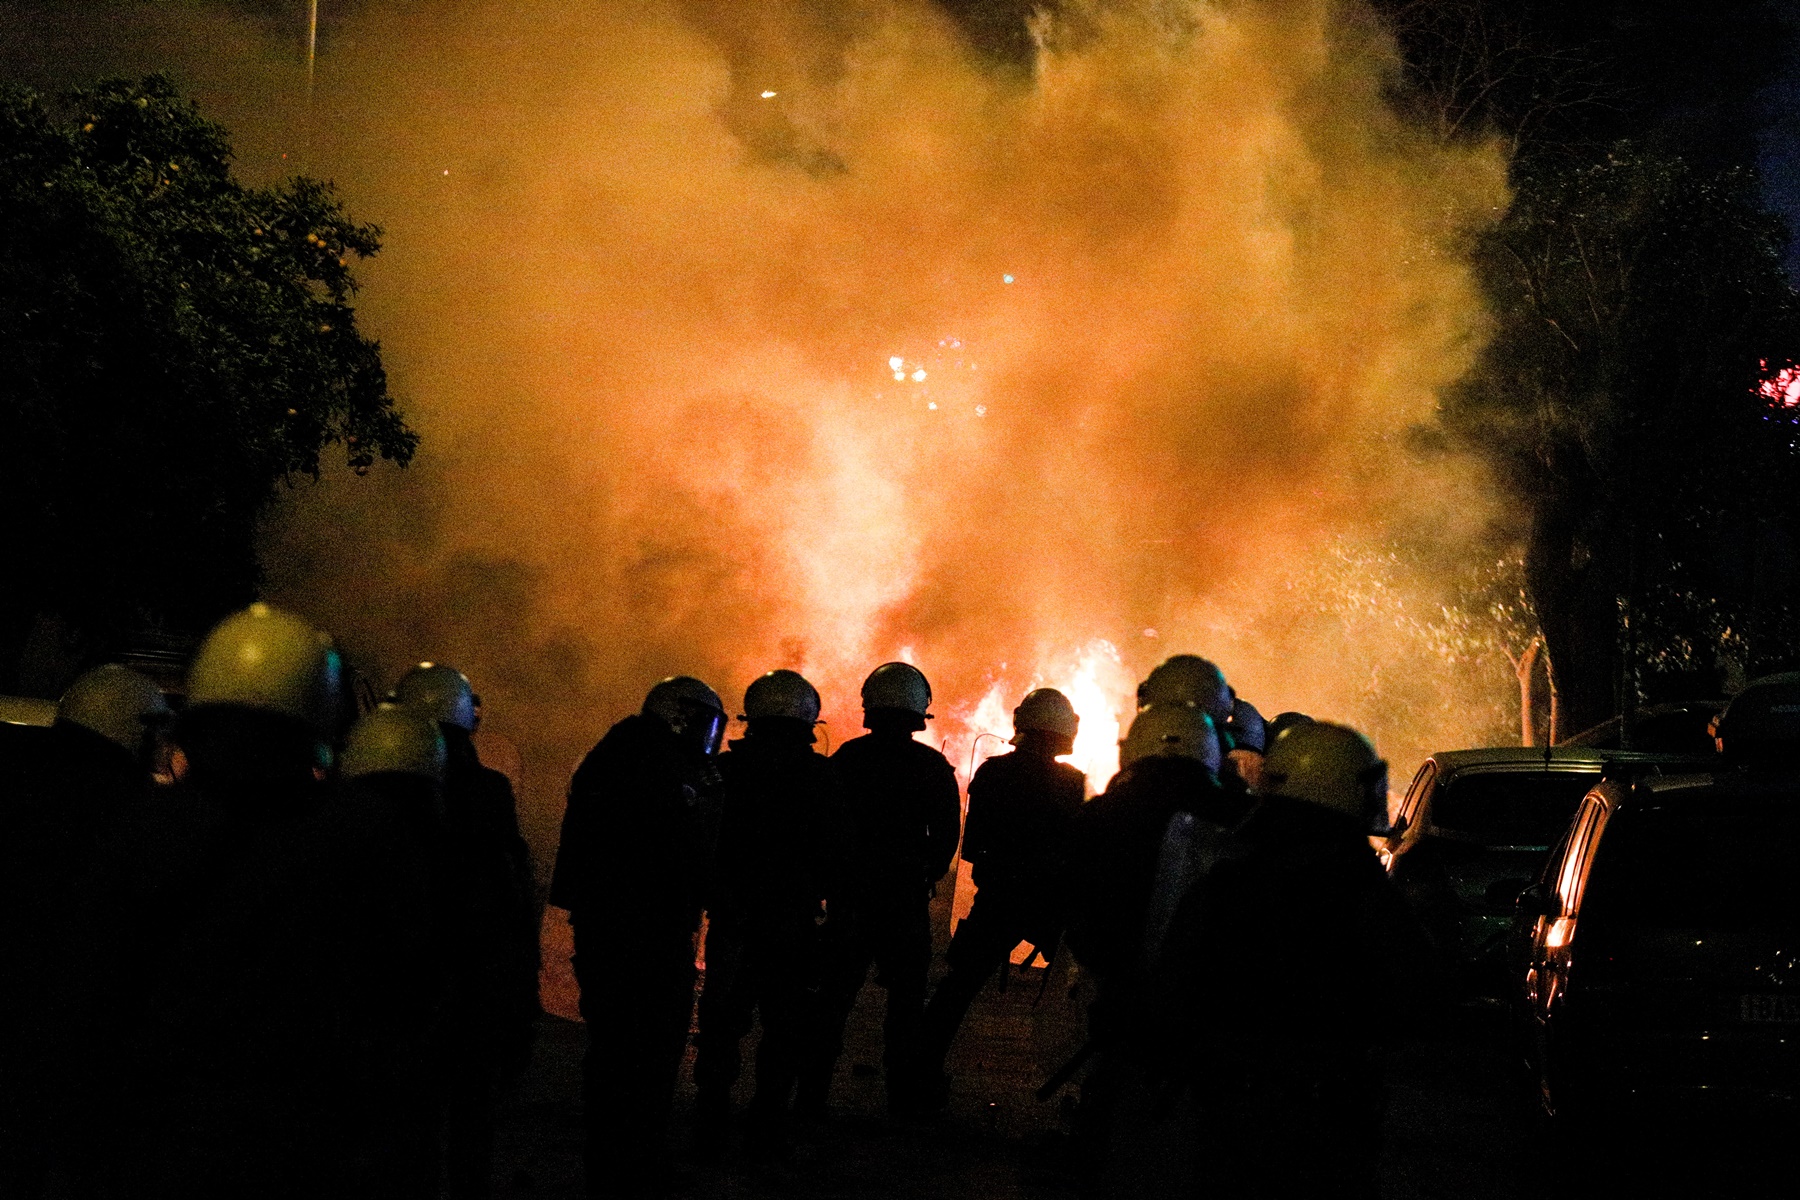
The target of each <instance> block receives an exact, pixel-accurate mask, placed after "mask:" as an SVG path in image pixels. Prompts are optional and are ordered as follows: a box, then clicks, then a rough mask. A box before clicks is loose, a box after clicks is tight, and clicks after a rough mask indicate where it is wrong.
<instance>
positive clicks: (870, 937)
mask: <svg viewBox="0 0 1800 1200" xmlns="http://www.w3.org/2000/svg"><path fill="white" fill-rule="evenodd" d="M862 702H863V726H864V728H866V729H868V730H869V734H868V735H867V736H866V737H859V738H853V739H852V740H850V741H848V742H845V743H844V744H843V745H842V746H840V747H839V748H838V751H837V753H836V754H833V755H832V756H831V763H832V765H833V766H834V767H836V768H837V769H838V774H839V775H840V777H841V778H842V779H843V782H844V792H845V797H846V800H847V803H848V805H849V816H850V825H851V828H852V829H853V830H854V832H855V844H854V859H853V864H852V867H851V874H850V881H851V890H850V892H849V894H848V895H847V896H846V897H845V904H844V908H845V910H846V911H845V912H843V913H840V914H835V915H836V916H840V917H847V918H848V923H847V924H846V925H845V926H843V928H842V933H843V935H844V936H842V937H841V938H839V939H837V940H836V941H834V942H833V943H831V944H830V945H828V947H827V952H826V956H825V967H824V979H823V984H822V987H821V1004H822V1007H823V1013H822V1019H821V1022H820V1027H819V1038H818V1041H817V1043H816V1045H815V1046H814V1048H813V1051H812V1053H811V1054H810V1055H809V1056H808V1059H809V1061H808V1062H807V1064H806V1066H805V1069H804V1070H803V1072H802V1074H801V1076H800V1088H799V1101H800V1107H801V1108H802V1109H804V1110H810V1111H813V1112H819V1111H822V1110H823V1109H824V1108H825V1106H826V1103H827V1100H828V1098H829V1093H830V1089H831V1076H832V1072H833V1071H834V1070H835V1068H836V1066H837V1060H838V1057H839V1056H840V1055H841V1054H842V1053H843V1049H844V1025H845V1023H846V1022H847V1021H848V1020H849V1018H850V1011H851V1009H853V1008H854V1007H855V1006H856V997H857V994H858V993H859V992H860V991H861V990H862V986H863V982H864V980H865V979H866V978H867V976H868V973H869V965H870V964H871V963H873V964H874V965H875V970H876V981H877V982H878V983H880V984H881V986H882V987H884V988H885V989H886V990H887V1015H886V1022H885V1025H884V1030H883V1032H884V1038H883V1041H884V1053H883V1059H882V1061H883V1066H884V1068H885V1072H886V1082H887V1097H888V1107H889V1109H890V1110H891V1111H894V1112H898V1113H905V1112H909V1111H913V1110H916V1109H917V1108H918V1107H919V1104H920V1102H921V1100H922V1095H921V1088H920V1079H919V1074H920V1072H919V1026H920V1022H921V1020H922V1019H923V1016H924V1011H925V987H926V983H925V979H926V974H927V972H928V971H929V970H930V968H931V907H930V906H931V895H932V889H933V888H934V887H935V886H936V884H937V882H938V880H940V879H942V878H943V877H944V873H945V872H946V871H948V870H949V869H950V860H951V859H952V858H953V857H955V855H956V843H957V837H958V834H959V833H960V832H961V826H962V797H961V794H960V792H959V790H958V788H957V785H956V772H955V770H954V769H952V768H951V766H950V764H949V762H948V761H947V760H946V759H945V758H944V756H943V755H942V754H941V753H939V752H938V751H937V750H934V749H932V748H931V747H930V746H927V745H925V744H924V743H922V742H918V741H915V740H914V739H913V736H912V735H913V734H914V733H916V732H917V731H919V730H921V729H923V728H925V721H926V719H927V718H928V717H929V716H930V713H929V711H928V710H929V709H930V707H931V685H930V684H929V683H928V682H927V681H926V679H925V676H924V674H923V673H921V672H920V671H919V670H918V668H916V667H913V666H911V665H910V664H907V663H899V662H895V663H885V664H883V665H882V666H879V667H877V668H875V670H874V671H873V672H872V673H871V674H870V675H869V678H868V679H867V680H866V681H864V683H863V688H862Z"/></svg>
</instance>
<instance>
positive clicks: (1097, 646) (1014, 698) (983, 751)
mask: <svg viewBox="0 0 1800 1200" xmlns="http://www.w3.org/2000/svg"><path fill="white" fill-rule="evenodd" d="M1040 687H1053V688H1055V689H1056V690H1057V691H1059V692H1061V693H1062V694H1063V695H1065V696H1067V697H1068V698H1069V703H1070V704H1072V705H1074V706H1075V715H1076V716H1078V717H1080V718H1081V724H1080V726H1079V727H1078V728H1077V730H1076V733H1075V749H1074V751H1073V753H1070V754H1068V755H1066V756H1065V761H1066V762H1068V763H1069V764H1070V765H1072V766H1074V767H1075V768H1076V769H1077V770H1079V771H1080V772H1081V773H1082V774H1083V775H1086V776H1087V781H1088V792H1089V793H1090V794H1093V793H1095V792H1100V791H1104V790H1105V789H1106V784H1107V781H1108V780H1110V779H1111V778H1112V777H1113V775H1114V773H1116V772H1117V771H1118V769H1119V738H1120V736H1121V735H1122V734H1123V733H1124V730H1125V728H1126V727H1127V725H1128V723H1129V721H1130V714H1131V713H1133V712H1135V711H1136V707H1137V703H1136V685H1135V684H1134V683H1133V682H1132V681H1131V680H1130V679H1129V678H1128V677H1127V675H1126V672H1125V669H1124V665H1123V663H1122V662H1121V661H1120V657H1119V651H1118V649H1117V648H1116V647H1114V646H1113V644H1112V643H1111V642H1108V641H1106V640H1105V639H1103V638H1096V639H1095V640H1094V641H1092V642H1090V643H1088V644H1087V645H1086V646H1084V647H1083V648H1082V649H1081V650H1080V651H1078V652H1077V653H1076V654H1074V655H1073V656H1072V661H1071V662H1069V663H1067V664H1066V665H1065V666H1064V668H1063V669H1062V670H1061V671H1057V672H1053V673H1051V674H1048V675H1046V674H1043V673H1039V674H1036V675H1034V676H1032V677H1031V681H1030V682H1029V683H1027V684H1025V685H1024V686H1023V687H1017V686H1010V685H1008V684H1007V683H1006V682H1004V681H1000V682H996V683H995V684H994V685H993V686H992V687H990V688H989V689H988V690H987V692H986V694H984V695H983V696H982V697H981V700H980V702H979V703H978V704H976V705H975V709H974V711H973V712H971V713H969V714H968V715H967V716H966V717H964V718H963V725H964V726H965V727H966V728H967V729H968V730H969V735H968V736H969V738H970V742H971V753H970V756H969V758H970V760H971V761H972V762H973V763H974V764H975V765H979V764H980V763H981V762H982V761H984V760H985V759H987V758H988V757H989V756H990V755H992V754H993V753H995V752H996V751H998V750H999V749H1000V748H1001V746H1002V745H1003V744H1004V743H1005V742H1006V741H1008V740H1010V739H1011V737H1012V735H1013V724H1012V706H1014V705H1016V704H1018V702H1019V701H1020V700H1021V699H1023V698H1024V696H1025V693H1026V692H1029V691H1032V690H1034V689H1036V688H1040ZM989 734H991V735H993V736H992V737H986V736H984V735H989ZM959 765H960V764H959ZM964 782H965V783H966V782H967V781H966V780H965V781H964Z"/></svg>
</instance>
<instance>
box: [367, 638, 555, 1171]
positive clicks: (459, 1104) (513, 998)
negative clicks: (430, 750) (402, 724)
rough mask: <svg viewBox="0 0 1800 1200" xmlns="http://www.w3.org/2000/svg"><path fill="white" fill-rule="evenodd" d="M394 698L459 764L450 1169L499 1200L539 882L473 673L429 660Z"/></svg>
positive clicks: (450, 989)
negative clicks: (438, 733)
mask: <svg viewBox="0 0 1800 1200" xmlns="http://www.w3.org/2000/svg"><path fill="white" fill-rule="evenodd" d="M392 698H393V700H394V701H395V702H396V703H399V704H401V705H403V706H405V707H407V708H409V709H412V710H414V711H416V712H418V713H420V714H422V715H426V716H429V717H431V718H432V719H434V720H435V721H436V722H437V723H438V727H439V729H441V730H442V731H443V735H444V744H445V747H446V749H447V751H448V756H449V759H448V761H449V768H448V772H447V774H446V776H445V781H444V851H445V870H446V872H447V875H448V878H449V880H450V890H451V894H452V896H453V897H454V898H455V900H456V902H457V903H456V906H455V907H454V909H453V911H452V915H451V919H452V920H453V922H454V923H455V924H454V930H453V936H452V956H451V960H450V962H449V964H448V968H449V973H448V980H447V990H446V996H445V1005H444V1022H443V1034H444V1045H443V1052H442V1056H441V1060H440V1061H441V1065H442V1068H443V1071H444V1083H443V1096H444V1102H445V1110H446V1116H445V1129H446V1132H445V1145H446V1147H447V1162H446V1172H447V1178H448V1185H449V1193H450V1195H451V1196H452V1197H456V1198H459V1200H462V1198H467V1200H480V1198H481V1197H485V1196H486V1195H487V1194H488V1191H489V1187H490V1180H489V1172H490V1170H491V1164H492V1159H493V1144H494V1115H495V1112H494V1110H495V1104H496V1103H497V1101H498V1098H499V1093H500V1090H501V1087H502V1086H503V1085H504V1084H505V1083H507V1082H509V1081H510V1080H512V1079H515V1078H517V1077H518V1076H519V1075H521V1074H523V1073H524V1070H525V1067H526V1065H527V1063H528V1062H529V1059H530V1054H531V1042H532V1037H533V1034H534V1032H535V1029H536V1024H537V1014H538V994H537V987H538V948H537V947H538V939H537V898H536V884H535V881H534V880H533V877H532V871H531V853H530V851H529V849H528V848H527V847H526V845H525V839H524V837H522V836H521V835H520V833H519V814H518V804H517V801H516V800H515V799H514V797H513V790H512V783H511V781H510V780H508V779H507V778H506V776H505V775H503V774H501V773H500V772H499V771H496V770H493V769H492V768H489V767H485V766H483V765H482V763H481V759H480V757H479V755H477V754H476V751H475V742H474V733H475V729H476V727H477V725H479V724H480V720H481V701H480V698H479V697H478V696H476V695H475V692H474V689H473V688H472V687H471V686H470V684H469V680H468V677H467V676H465V675H463V673H462V672H460V671H458V670H456V669H455V668H454V667H450V666H446V665H444V664H442V663H420V664H419V665H418V666H416V667H414V668H412V670H410V671H408V672H407V673H406V674H405V675H403V676H401V678H400V682H399V683H397V684H395V685H394V694H393V697H392Z"/></svg>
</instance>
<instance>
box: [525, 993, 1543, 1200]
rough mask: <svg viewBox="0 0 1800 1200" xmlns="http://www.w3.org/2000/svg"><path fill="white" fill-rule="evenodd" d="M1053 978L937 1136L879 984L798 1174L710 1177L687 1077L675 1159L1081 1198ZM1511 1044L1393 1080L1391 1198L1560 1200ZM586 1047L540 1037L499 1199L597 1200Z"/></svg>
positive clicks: (1438, 1047) (580, 1034)
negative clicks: (900, 1095) (896, 1079)
mask: <svg viewBox="0 0 1800 1200" xmlns="http://www.w3.org/2000/svg"><path fill="white" fill-rule="evenodd" d="M940 962H941V960H940ZM1043 977H1044V972H1043V971H1042V970H1034V971H1031V972H1029V973H1027V974H1024V975H1020V974H1019V973H1017V971H1016V970H1015V972H1014V974H1013V975H1012V977H1011V983H1010V986H1009V987H1008V988H1007V990H1006V991H1005V992H1004V993H1001V992H999V991H998V990H997V989H996V988H995V987H993V986H992V985H991V984H990V986H989V987H988V988H987V989H986V990H984V991H983V993H982V995H981V996H980V998H978V999H977V1001H976V1002H975V1005H974V1007H973V1008H972V1009H971V1010H970V1014H969V1020H968V1023H967V1024H966V1025H965V1026H964V1028H963V1032H962V1035H961V1037H960V1039H959V1040H958V1042H957V1046H956V1050H955V1052H954V1053H953V1055H952V1059H951V1070H952V1073H953V1075H954V1076H955V1085H954V1088H953V1091H952V1095H951V1102H950V1108H949V1111H948V1112H947V1113H946V1114H945V1115H944V1116H942V1117H941V1118H938V1119H937V1120H934V1121H928V1122H899V1121H893V1120H890V1119H889V1118H887V1116H886V1115H885V1112H884V1105H883V1096H882V1088H881V1079H880V1074H879V1068H878V1066H877V1065H876V1064H878V1063H879V1062H880V1060H881V1033H880V1020H881V1006H882V1004H883V1002H884V999H885V993H884V992H883V991H882V990H881V989H880V988H879V987H876V986H874V985H873V984H872V983H871V984H870V985H869V986H868V987H866V988H865V989H864V991H863V994H862V997H861V999H860V1000H859V1002H858V1005H857V1010H856V1012H855V1014H854V1015H853V1017H852V1019H851V1025H850V1029H849V1031H848V1038H847V1045H846V1050H845V1055H844V1061H843V1064H842V1065H840V1068H839V1076H838V1081H837V1084H836V1088H835V1091H834V1094H833V1100H834V1110H835V1111H834V1114H833V1116H832V1118H831V1120H830V1121H829V1122H827V1123H826V1124H825V1125H823V1126H820V1127H806V1126H800V1127H798V1128H797V1134H798V1139H797V1140H798V1154H797V1162H796V1163H795V1165H794V1166H792V1167H787V1168H771V1167H761V1168H740V1169H739V1170H737V1171H735V1172H725V1171H721V1170H719V1169H717V1168H708V1167H700V1166H698V1165H696V1164H695V1163H694V1162H693V1159H692V1157H691V1155H690V1154H689V1153H688V1137H687V1134H688V1110H689V1108H690V1107H691V1104H692V1100H693V1089H692V1085H691V1082H690V1080H689V1079H688V1077H687V1074H686V1072H685V1071H684V1073H683V1077H682V1081H681V1089H682V1090H681V1093H680V1096H679V1098H678V1100H677V1106H678V1111H677V1114H676V1124H675V1134H676V1136H675V1146H676V1151H677V1156H678V1161H679V1170H680V1178H681V1180H682V1183H683V1185H684V1187H685V1189H686V1194H688V1195H691V1196H693V1197H695V1198H697V1200H728V1198H735V1197H757V1196H769V1197H776V1196H779V1197H792V1198H797V1200H814V1198H817V1200H827V1198H837V1197H845V1198H848V1197H857V1198H862V1197H867V1198H869V1200H882V1198H887V1197H893V1198H896V1200H898V1198H900V1197H909V1198H921V1200H923V1198H932V1197H946V1198H948V1197H956V1198H957V1200H969V1198H971V1197H981V1198H982V1200H1034V1198H1038V1197H1068V1196H1073V1195H1074V1194H1075V1189H1074V1186H1073V1183H1072V1180H1071V1176H1070V1174H1069V1172H1068V1171H1067V1170H1066V1168H1065V1165H1064V1154H1065V1145H1066V1142H1065V1138H1066V1131H1067V1103H1068V1102H1067V1101H1066V1100H1064V1101H1062V1102H1057V1101H1053V1102H1051V1103H1039V1102H1038V1101H1037V1100H1036V1099H1035V1098H1034V1096H1033V1092H1034V1091H1035V1089H1036V1088H1037V1086H1038V1085H1039V1084H1040V1083H1042V1082H1043V1080H1044V1079H1045V1078H1046V1077H1047V1076H1048V1075H1049V1074H1050V1073H1051V1072H1052V1071H1053V1070H1054V1069H1055V1067H1056V1066H1057V1065H1059V1064H1060V1063H1061V1062H1062V1061H1063V1060H1064V1058H1066V1056H1067V1054H1068V1053H1070V1052H1071V1051H1072V1050H1073V1049H1074V1047H1075V1046H1076V1045H1078V1044H1079V1042H1080V1040H1081V1009H1080V1007H1079V1006H1080V1004H1081V999H1080V996H1079V994H1078V995H1077V996H1076V997H1075V998H1074V999H1071V998H1070V997H1069V995H1068V992H1069V984H1068V982H1067V976H1066V975H1065V968H1064V967H1063V966H1062V965H1061V964H1058V966H1057V967H1056V968H1055V971H1054V977H1053V979H1052V981H1051V986H1050V987H1048V988H1045V989H1044V990H1043V995H1042V999H1041V1000H1039V988H1040V983H1041V982H1042V980H1043ZM547 1003H550V1001H549V998H547ZM553 1006H554V1005H553ZM1401 1028H1402V1029H1404V1028H1405V1026H1404V1023H1402V1025H1401ZM1502 1028H1503V1026H1502V1024H1501V1022H1500V1021H1499V1020H1498V1019H1496V1015H1495V1014H1484V1013H1471V1014H1467V1015H1466V1019H1464V1020H1461V1021H1459V1022H1458V1028H1457V1029H1456V1030H1454V1031H1452V1032H1449V1033H1441V1034H1438V1035H1436V1036H1434V1037H1432V1038H1431V1039H1430V1040H1426V1041H1419V1042H1415V1043H1413V1044H1411V1045H1409V1046H1407V1047H1405V1048H1404V1049H1402V1050H1401V1051H1400V1052H1399V1053H1398V1054H1397V1055H1396V1057H1395V1058H1394V1060H1393V1062H1392V1072H1391V1076H1390V1079H1389V1083H1390V1089H1391V1104H1390V1108H1389V1114H1388V1127H1387V1139H1386V1147H1385V1152H1384V1154H1383V1163H1382V1176H1383V1193H1382V1194H1383V1195H1384V1196H1386V1197H1392V1198H1395V1200H1412V1198H1415V1197H1417V1198H1428V1197H1429V1198H1437V1197H1444V1198H1446V1200H1448V1198H1452V1197H1454V1198H1456V1200H1501V1198H1511V1197H1524V1196H1527V1195H1531V1194H1538V1195H1541V1194H1544V1192H1545V1191H1546V1190H1547V1189H1546V1188H1545V1187H1544V1171H1543V1168H1542V1166H1541V1162H1540V1160H1539V1159H1538V1157H1537V1156H1536V1155H1535V1154H1534V1150H1533V1147H1534V1145H1535V1142H1534V1141H1533V1138H1532V1133H1531V1122H1530V1120H1529V1116H1528V1110H1527V1108H1526V1106H1525V1104H1524V1103H1523V1101H1522V1100H1521V1099H1520V1097H1519V1095H1518V1093H1517V1088H1518V1087H1519V1084H1518V1082H1517V1080H1516V1079H1515V1078H1513V1076H1512V1075H1511V1073H1510V1071H1509V1060H1508V1058H1507V1055H1506V1054H1505V1053H1504V1050H1503V1046H1504V1039H1503V1038H1502V1037H1501V1036H1500V1034H1501V1030H1502ZM584 1041H585V1034H584V1031H583V1029H582V1027H581V1026H580V1025H579V1024H576V1023H575V1022H572V1021H569V1020H566V1019H563V1018H560V1017H555V1016H550V1015H546V1016H545V1017H544V1018H543V1020H542V1021H541V1022H540V1025H539V1032H538V1047H537V1052H536V1055H535V1060H534V1063H533V1067H532V1070H531V1073H530V1075H529V1077H528V1078H527V1079H526V1080H525V1081H524V1083H523V1085H522V1087H521V1088H520V1089H519V1091H518V1093H517V1094H516V1095H515V1096H514V1097H513V1098H512V1099H511V1101H510V1102H509V1103H508V1106H507V1108H506V1112H505V1114H504V1117H503V1126H502V1129H501V1133H500V1143H499V1150H498V1159H499V1161H498V1163H497V1180H496V1189H495V1194H496V1195H497V1196H500V1197H553V1198H555V1200H565V1198H566V1200H574V1198H576V1197H579V1196H581V1195H582V1192H581V1126H580V1111H579V1093H580V1058H581V1052H582V1047H583V1045H584ZM691 1057H692V1055H691V1051H690V1061H691ZM749 1075H750V1070H749V1066H748V1064H746V1070H745V1079H744V1082H743V1084H742V1085H741V1086H740V1100H743V1099H747V1098H748V1082H749ZM1065 1095H1066V1093H1065ZM1534 1178H1535V1179H1536V1180H1537V1186H1536V1187H1535V1188H1534V1187H1533V1186H1532V1181H1533V1180H1534Z"/></svg>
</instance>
